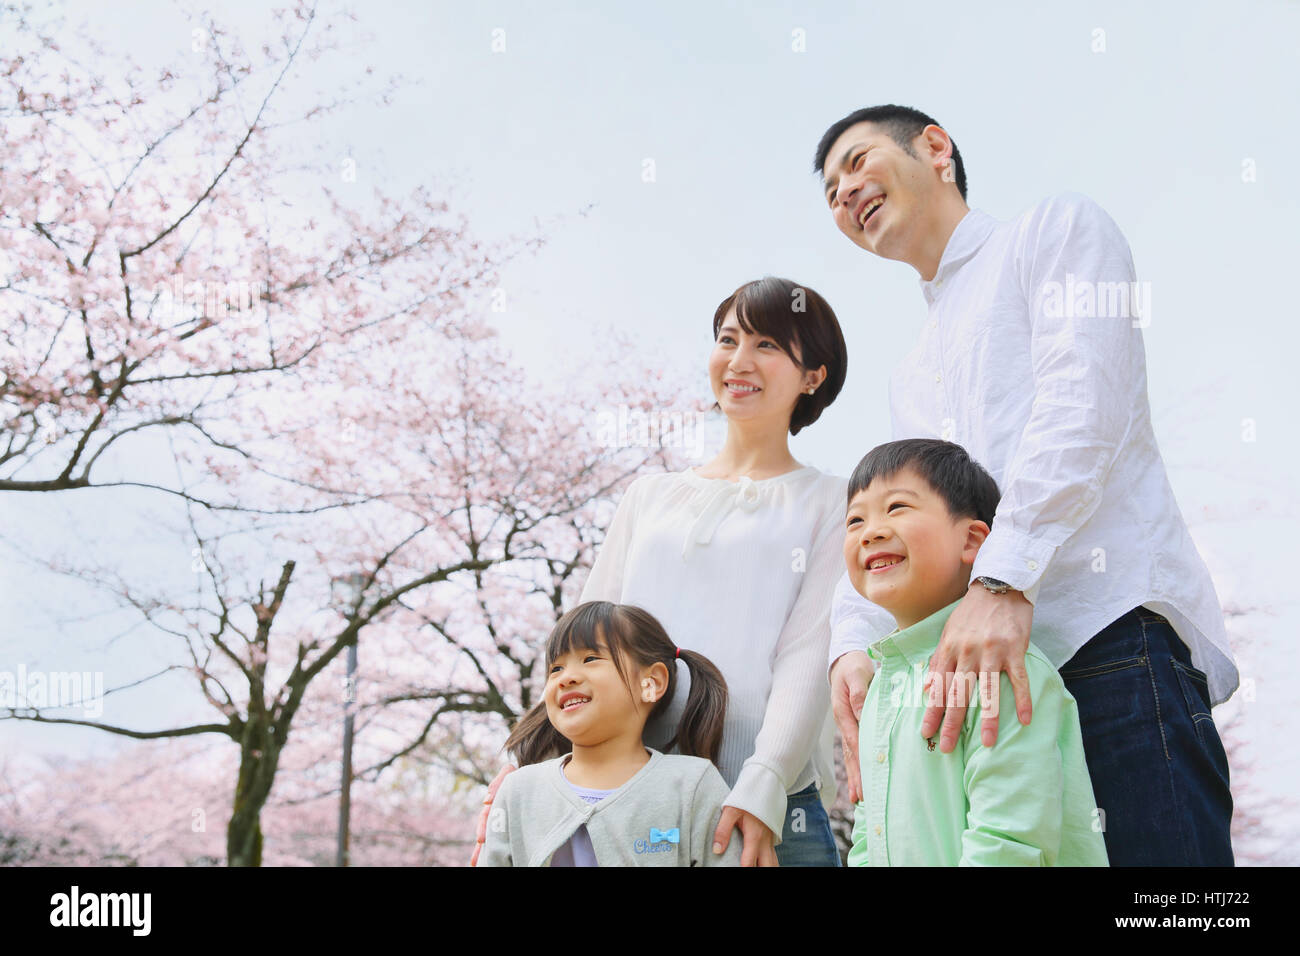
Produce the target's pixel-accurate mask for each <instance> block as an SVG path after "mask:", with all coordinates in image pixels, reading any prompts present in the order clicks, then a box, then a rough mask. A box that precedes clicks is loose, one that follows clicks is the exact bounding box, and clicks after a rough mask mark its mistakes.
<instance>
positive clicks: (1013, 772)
mask: <svg viewBox="0 0 1300 956" xmlns="http://www.w3.org/2000/svg"><path fill="white" fill-rule="evenodd" d="M1025 667H1026V670H1027V671H1028V673H1029V681H1030V690H1031V693H1032V694H1033V699H1034V719H1033V721H1032V722H1030V724H1029V725H1028V726H1025V725H1023V724H1021V723H1020V720H1019V719H1018V718H1017V717H1016V699H1015V694H1014V692H1013V691H1012V689H1011V680H1010V678H1008V677H1007V676H1006V674H1003V675H1002V686H1001V689H1000V692H999V694H998V703H999V707H998V740H997V743H996V744H994V745H993V746H992V747H985V746H983V745H981V743H980V737H979V735H980V714H981V711H980V709H979V708H978V707H972V708H971V709H970V710H969V711H968V712H967V716H966V721H965V724H964V726H963V735H964V736H965V742H964V745H965V752H966V769H965V776H964V782H965V787H966V799H967V802H968V806H969V809H968V810H967V813H966V828H965V830H964V831H963V832H962V836H961V859H960V860H959V861H958V865H960V866H1048V865H1051V864H1052V863H1054V862H1055V861H1056V860H1057V859H1058V858H1059V856H1060V850H1061V839H1062V827H1063V815H1064V803H1065V768H1064V762H1063V757H1062V755H1061V748H1060V746H1059V743H1058V741H1059V738H1060V733H1061V722H1062V720H1063V719H1064V717H1065V715H1066V714H1067V713H1069V711H1068V710H1067V708H1066V702H1065V698H1064V686H1063V685H1062V684H1061V681H1060V679H1059V678H1056V679H1051V678H1052V677H1054V676H1055V672H1054V671H1052V672H1051V673H1050V674H1049V670H1050V669H1051V665H1050V664H1047V663H1046V662H1044V661H1042V660H1040V659H1038V658H1034V657H1026V658H1025ZM976 699H977V700H978V697H977V698H976Z"/></svg>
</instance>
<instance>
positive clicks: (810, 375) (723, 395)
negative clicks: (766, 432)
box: [709, 305, 826, 431]
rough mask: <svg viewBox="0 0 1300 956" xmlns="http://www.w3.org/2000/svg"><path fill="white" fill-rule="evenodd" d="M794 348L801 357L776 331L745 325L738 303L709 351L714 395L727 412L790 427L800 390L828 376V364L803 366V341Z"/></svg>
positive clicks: (733, 416) (738, 418) (740, 418)
mask: <svg viewBox="0 0 1300 956" xmlns="http://www.w3.org/2000/svg"><path fill="white" fill-rule="evenodd" d="M791 348H792V349H793V350H794V353H795V358H791V357H790V356H789V355H788V354H786V352H785V351H784V350H782V348H781V346H780V345H779V344H778V343H777V342H776V340H775V339H773V338H771V337H770V336H766V335H762V334H761V333H758V332H746V331H745V330H744V329H743V328H741V326H740V322H739V320H738V319H737V318H736V307H735V306H734V305H733V306H732V307H731V309H730V310H728V312H727V315H726V317H725V318H724V319H723V320H722V324H721V325H720V326H719V328H718V338H717V341H715V342H714V343H713V351H712V352H711V353H710V354H709V382H710V384H711V385H712V388H713V397H714V399H715V400H716V401H717V403H718V405H719V406H721V408H722V411H723V413H724V414H725V415H726V416H727V418H729V419H731V420H733V421H746V422H752V421H763V420H771V422H772V423H773V426H774V427H780V429H781V430H782V431H784V430H785V429H786V428H788V427H789V424H790V415H791V413H792V412H793V411H794V406H795V402H797V401H798V400H799V396H800V394H801V393H806V391H807V389H808V388H815V387H816V386H817V385H819V384H820V383H821V381H822V380H823V379H824V378H825V377H826V369H825V366H823V367H822V368H820V369H818V370H816V371H805V370H804V369H802V368H801V367H800V366H799V364H798V363H797V361H796V359H798V358H799V350H798V345H797V344H792V345H791Z"/></svg>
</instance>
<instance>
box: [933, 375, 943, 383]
mask: <svg viewBox="0 0 1300 956" xmlns="http://www.w3.org/2000/svg"><path fill="white" fill-rule="evenodd" d="M934 380H935V382H936V383H938V382H942V381H943V376H942V375H940V374H938V373H937V372H936V373H935V376H934Z"/></svg>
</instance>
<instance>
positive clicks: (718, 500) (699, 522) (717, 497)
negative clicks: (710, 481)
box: [682, 475, 760, 558]
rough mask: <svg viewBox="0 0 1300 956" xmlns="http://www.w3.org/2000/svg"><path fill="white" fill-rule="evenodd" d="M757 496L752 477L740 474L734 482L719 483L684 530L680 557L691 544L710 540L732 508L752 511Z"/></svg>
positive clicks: (757, 492) (705, 542)
mask: <svg viewBox="0 0 1300 956" xmlns="http://www.w3.org/2000/svg"><path fill="white" fill-rule="evenodd" d="M759 497H760V495H759V491H758V485H756V484H754V481H753V479H751V478H749V477H748V476H745V475H742V476H741V477H740V480H739V481H736V482H734V483H733V482H730V481H728V482H725V483H723V484H721V485H720V486H719V487H718V490H717V491H715V492H714V493H713V497H711V498H710V499H709V500H708V503H707V504H705V506H704V510H703V511H701V512H700V516H699V517H698V518H696V519H695V521H694V523H693V524H692V525H691V529H690V530H689V531H688V532H686V541H685V542H683V544H682V557H683V558H684V557H686V555H687V553H688V552H689V551H690V549H691V545H693V544H708V543H709V542H710V541H712V540H713V533H714V532H715V531H717V530H718V525H720V524H722V519H723V518H725V517H726V516H727V515H729V514H730V513H731V511H732V509H733V508H740V509H741V510H742V511H753V510H754V509H755V508H757V507H758V502H759Z"/></svg>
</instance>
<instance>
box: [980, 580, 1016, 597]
mask: <svg viewBox="0 0 1300 956" xmlns="http://www.w3.org/2000/svg"><path fill="white" fill-rule="evenodd" d="M975 580H976V581H978V582H979V583H980V584H982V585H984V587H985V588H986V589H987V590H988V591H989V592H990V593H991V594H1006V593H1007V592H1008V591H1010V590H1011V585H1010V584H1007V582H1006V581H999V580H998V579H997V578H990V577H988V576H986V575H980V576H979V577H978V578H976V579H975Z"/></svg>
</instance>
